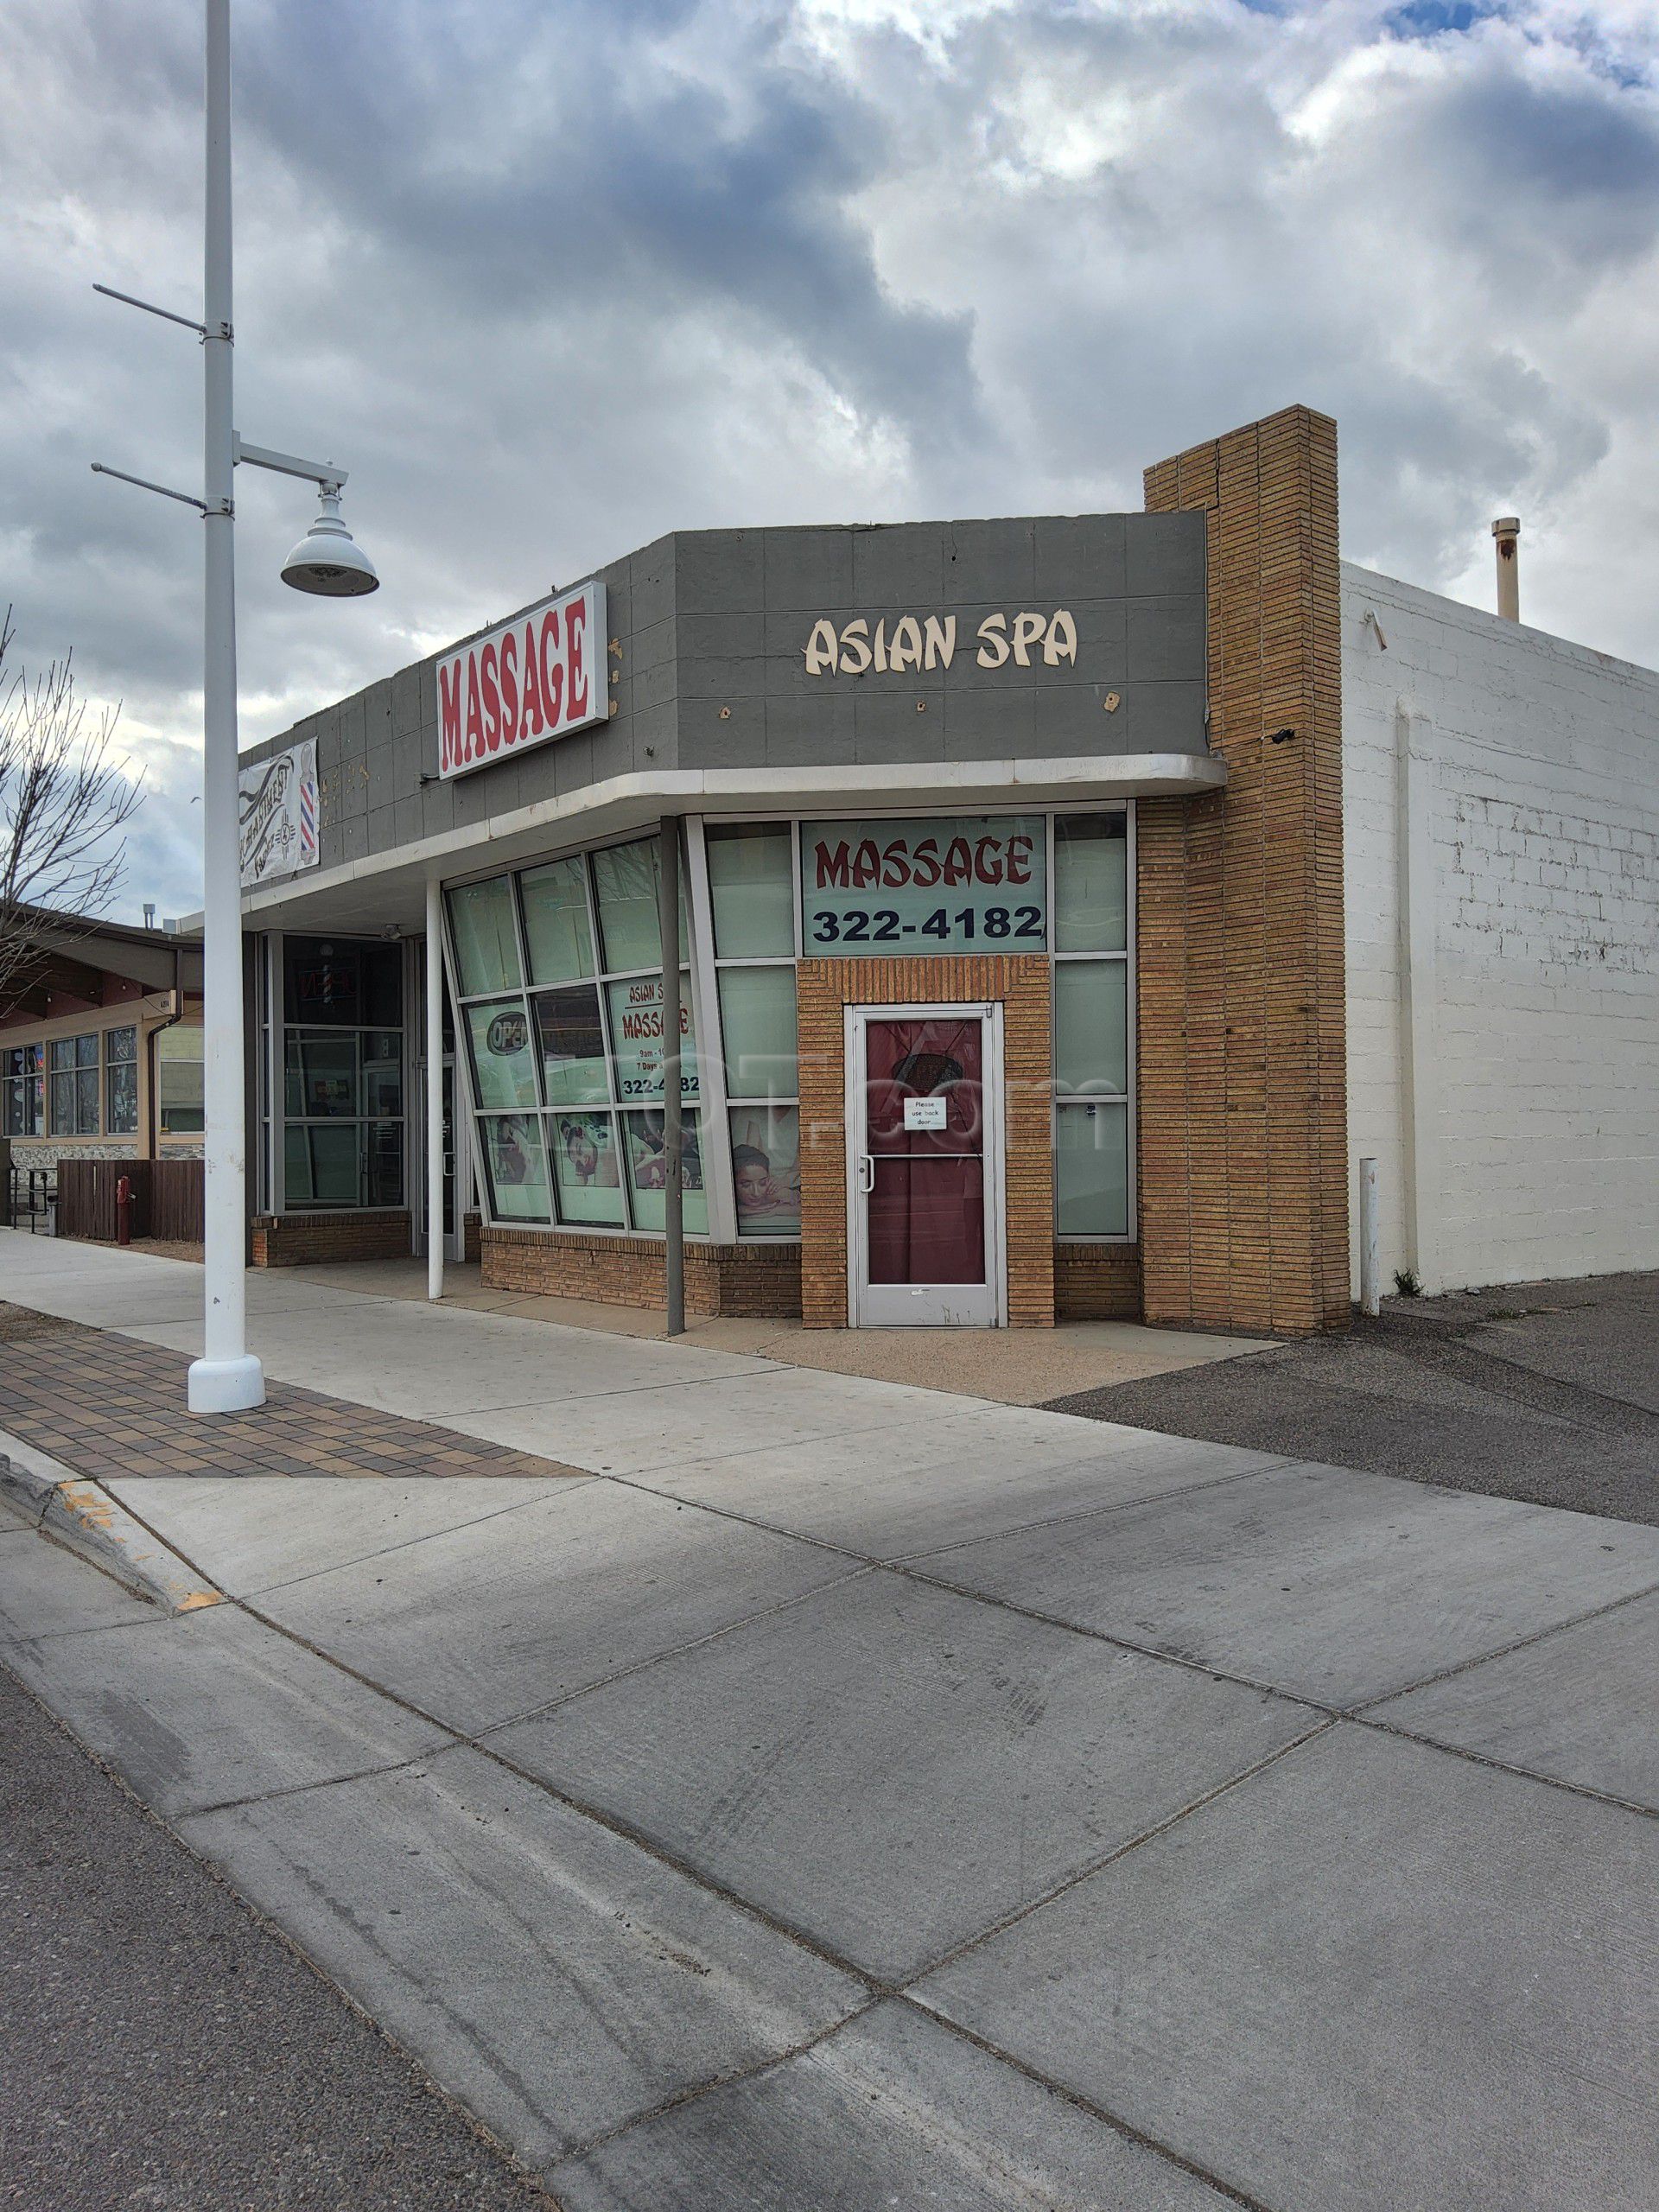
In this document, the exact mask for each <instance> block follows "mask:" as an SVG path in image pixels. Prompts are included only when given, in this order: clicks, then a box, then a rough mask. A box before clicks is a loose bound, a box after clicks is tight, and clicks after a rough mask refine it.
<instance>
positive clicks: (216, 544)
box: [188, 0, 279, 1414]
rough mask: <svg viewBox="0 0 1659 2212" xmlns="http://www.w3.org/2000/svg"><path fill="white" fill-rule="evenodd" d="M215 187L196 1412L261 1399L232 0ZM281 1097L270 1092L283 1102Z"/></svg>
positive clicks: (208, 364) (212, 131) (212, 146)
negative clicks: (250, 1302) (246, 975)
mask: <svg viewBox="0 0 1659 2212" xmlns="http://www.w3.org/2000/svg"><path fill="white" fill-rule="evenodd" d="M202 300H203V310H202V320H203V321H204V322H205V323H206V325H207V334H206V336H205V337H204V339H203V340H202V348H201V353H202V366H203V386H204V392H203V397H204V403H205V404H204V409H203V415H204V424H203V441H202V497H203V499H204V500H205V501H206V503H207V512H206V514H205V516H204V517H203V530H204V533H205V534H204V539H203V567H204V572H205V588H204V592H203V652H202V684H201V693H202V798H201V815H202V823H201V828H202V848H203V849H202V901H201V911H202V961H201V965H202V1059H203V1063H204V1066H203V1104H204V1109H205V1111H204V1120H205V1122H206V1124H207V1127H206V1130H205V1133H204V1139H205V1141H204V1144H203V1153H204V1155H205V1160H206V1170H205V1176H204V1180H205V1184H206V1199H205V1211H206V1220H205V1231H206V1235H205V1243H206V1252H205V1259H206V1267H205V1268H204V1275H205V1279H206V1280H205V1284H204V1290H205V1302H206V1317H205V1318H206V1328H205V1332H204V1343H203V1347H202V1357H201V1358H200V1359H199V1360H196V1361H195V1362H194V1363H193V1364H192V1366H191V1369H190V1375H189V1383H188V1399H189V1406H190V1410H191V1412H192V1413H198V1414H226V1413H241V1412H243V1411H245V1410H246V1408H249V1407H251V1406H261V1405H263V1404H264V1402H265V1378H264V1370H263V1369H262V1368H261V1367H260V1364H259V1362H258V1360H257V1358H256V1357H254V1356H253V1355H252V1354H251V1352H250V1351H248V1349H247V1284H246V1279H245V1261H246V1237H247V1216H248V1209H247V1126H246V1116H245V1111H244V1091H245V1081H246V1077H245V1059H244V1048H243V1024H244V1014H243V1002H242V880H241V861H240V853H239V842H240V841H239V836H238V821H237V749H236V748H237V740H236V564H235V550H234V540H233V531H234V529H235V519H234V518H235V508H234V505H233V501H232V487H233V484H234V470H235V466H236V457H235V443H234V430H233V423H232V372H231V346H232V332H231V16H230V0H207V222H206V236H205V239H204V245H203V255H202ZM278 1103H279V1102H277V1101H276V1100H273V1101H272V1111H273V1113H275V1111H276V1110H277V1104H278Z"/></svg>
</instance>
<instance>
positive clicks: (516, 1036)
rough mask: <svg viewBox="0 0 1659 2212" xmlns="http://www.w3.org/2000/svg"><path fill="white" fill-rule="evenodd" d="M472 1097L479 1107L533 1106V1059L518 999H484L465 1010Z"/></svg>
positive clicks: (522, 1005) (526, 1020) (522, 1007)
mask: <svg viewBox="0 0 1659 2212" xmlns="http://www.w3.org/2000/svg"><path fill="white" fill-rule="evenodd" d="M467 1034H468V1036H469V1037H470V1039H471V1040H472V1047H473V1083H474V1096H475V1097H476V1098H477V1100H478V1103H479V1105H480V1108H481V1109H484V1110H486V1111H487V1110H488V1109H490V1108H492V1107H497V1106H535V1105H537V1103H539V1102H538V1101H537V1096H536V1062H535V1057H534V1055H533V1054H532V1053H531V1049H530V1023H529V1020H528V1019H527V1018H526V1016H525V1014H524V1001H523V1000H522V999H486V1000H485V1001H484V1002H483V1003H482V1005H480V1006H469V1007H467Z"/></svg>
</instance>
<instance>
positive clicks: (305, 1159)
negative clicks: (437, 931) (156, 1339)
mask: <svg viewBox="0 0 1659 2212" xmlns="http://www.w3.org/2000/svg"><path fill="white" fill-rule="evenodd" d="M403 989H404V955H403V951H402V949H401V948H400V947H399V946H397V945H394V944H366V943H364V942H362V941H361V940H357V941H353V940H351V939H346V938H342V939H339V940H336V939H334V938H300V937H290V938H285V939H284V940H283V1014H284V1017H285V1020H284V1033H283V1121H284V1122H285V1124H286V1126H285V1128H283V1206H284V1208H285V1209H286V1210H288V1211H290V1212H306V1211H327V1210H328V1209H332V1208H352V1207H391V1206H400V1205H402V1204H403V1202H404V1122H403V1114H404V1031H403ZM157 1074H158V1094H159V1096H158V1104H159V1108H160V1115H161V1126H162V1128H163V1129H166V1130H168V1131H171V1132H172V1133H174V1134H175V1135H178V1134H182V1133H184V1132H187V1131H189V1132H195V1131H199V1130H200V1128H201V1126H202V1118H203V1117H202V1110H201V1107H202V1066H201V1030H200V1027H199V1026H194V1027H191V1028H189V1029H184V1028H175V1029H168V1030H163V1031H162V1036H161V1040H160V1045H159V1047H158V1052H157Z"/></svg>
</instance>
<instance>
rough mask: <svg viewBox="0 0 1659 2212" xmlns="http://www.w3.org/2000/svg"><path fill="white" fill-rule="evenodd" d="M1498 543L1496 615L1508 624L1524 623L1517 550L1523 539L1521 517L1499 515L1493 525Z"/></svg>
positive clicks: (1493, 531)
mask: <svg viewBox="0 0 1659 2212" xmlns="http://www.w3.org/2000/svg"><path fill="white" fill-rule="evenodd" d="M1492 536H1493V537H1495V538H1496V539H1497V611H1498V613H1499V615H1500V616H1501V617H1502V618H1503V620H1504V621H1505V622H1518V621H1519V620H1521V562H1520V556H1519V555H1518V553H1517V551H1516V546H1517V544H1518V543H1519V541H1520V537H1521V518H1520V517H1519V516H1518V515H1499V517H1498V518H1497V521H1496V522H1495V523H1494V524H1492Z"/></svg>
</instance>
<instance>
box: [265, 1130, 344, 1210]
mask: <svg viewBox="0 0 1659 2212" xmlns="http://www.w3.org/2000/svg"><path fill="white" fill-rule="evenodd" d="M360 1181H361V1176H360V1154H359V1142H358V1133H357V1126H356V1124H355V1123H354V1122H340V1124H339V1125H338V1126H337V1127H335V1128H329V1127H327V1124H324V1123H318V1122H289V1125H288V1127H287V1128H286V1129H285V1130H284V1131H283V1188H284V1190H285V1191H286V1192H287V1199H288V1204H289V1205H290V1206H355V1205H358V1204H359V1196H358V1193H359V1185H360Z"/></svg>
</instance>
